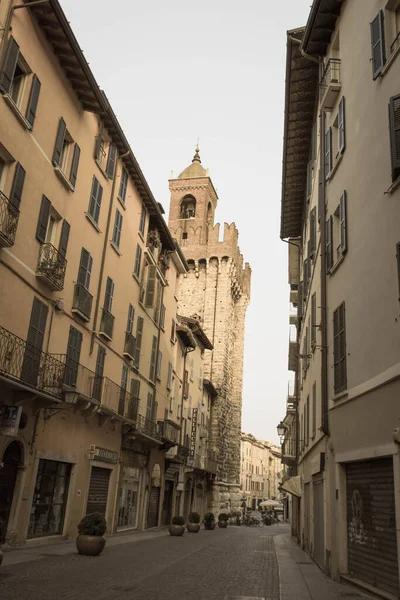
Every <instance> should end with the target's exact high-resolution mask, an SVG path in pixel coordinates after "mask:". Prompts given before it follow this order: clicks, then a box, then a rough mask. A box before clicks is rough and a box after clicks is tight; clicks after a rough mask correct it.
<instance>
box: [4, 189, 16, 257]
mask: <svg viewBox="0 0 400 600" xmlns="http://www.w3.org/2000/svg"><path fill="white" fill-rule="evenodd" d="M18 219H19V210H18V208H17V207H16V206H14V205H13V204H11V202H10V200H9V199H8V198H7V196H6V195H5V194H3V192H1V191H0V248H4V247H8V248H9V247H10V246H13V245H14V242H15V236H16V234H17V227H18Z"/></svg>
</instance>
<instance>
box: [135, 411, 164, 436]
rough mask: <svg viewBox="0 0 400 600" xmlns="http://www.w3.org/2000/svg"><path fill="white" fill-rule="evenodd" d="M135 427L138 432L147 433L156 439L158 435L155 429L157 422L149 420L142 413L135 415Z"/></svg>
mask: <svg viewBox="0 0 400 600" xmlns="http://www.w3.org/2000/svg"><path fill="white" fill-rule="evenodd" d="M136 427H137V430H138V431H139V432H140V433H143V434H144V435H148V436H149V437H151V438H154V439H157V440H158V439H159V437H160V436H159V433H158V429H157V423H154V421H150V419H146V417H143V415H138V416H137V420H136Z"/></svg>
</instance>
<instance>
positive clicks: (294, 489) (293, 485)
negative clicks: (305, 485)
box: [280, 475, 302, 498]
mask: <svg viewBox="0 0 400 600" xmlns="http://www.w3.org/2000/svg"><path fill="white" fill-rule="evenodd" d="M280 487H281V490H285V492H289V494H293V496H297V497H298V498H301V495H302V494H301V477H300V475H296V476H295V477H291V478H290V479H288V480H287V481H285V483H283V484H282V485H281V486H280Z"/></svg>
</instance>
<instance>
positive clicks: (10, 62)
mask: <svg viewBox="0 0 400 600" xmlns="http://www.w3.org/2000/svg"><path fill="white" fill-rule="evenodd" d="M18 56H19V46H18V44H17V42H16V41H15V40H14V38H13V37H10V41H9V42H8V46H7V53H6V59H5V61H4V67H3V71H2V73H1V75H0V89H1V91H2V92H3V93H5V94H8V93H9V91H10V89H11V83H12V80H13V79H14V73H15V68H16V66H17V62H18Z"/></svg>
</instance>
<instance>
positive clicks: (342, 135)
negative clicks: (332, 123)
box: [338, 96, 346, 152]
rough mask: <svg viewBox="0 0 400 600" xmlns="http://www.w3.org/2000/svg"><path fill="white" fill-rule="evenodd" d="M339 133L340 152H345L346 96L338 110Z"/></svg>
mask: <svg viewBox="0 0 400 600" xmlns="http://www.w3.org/2000/svg"><path fill="white" fill-rule="evenodd" d="M338 133H339V144H338V145H339V152H344V151H345V148H346V114H345V99H344V96H343V97H342V99H341V100H340V102H339V110H338Z"/></svg>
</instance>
